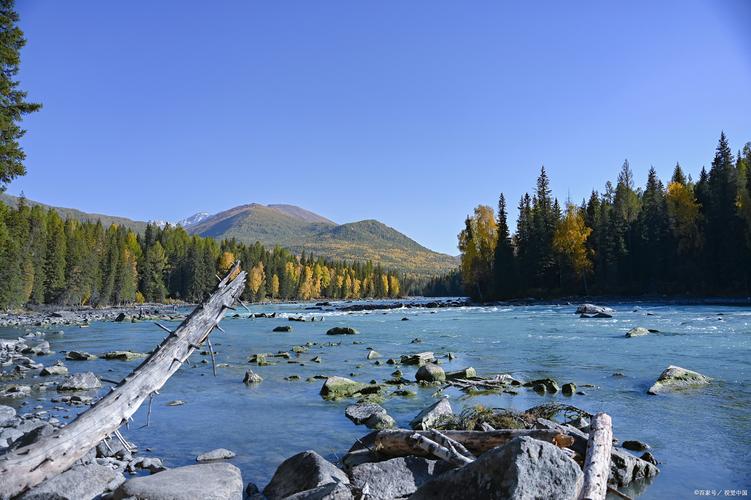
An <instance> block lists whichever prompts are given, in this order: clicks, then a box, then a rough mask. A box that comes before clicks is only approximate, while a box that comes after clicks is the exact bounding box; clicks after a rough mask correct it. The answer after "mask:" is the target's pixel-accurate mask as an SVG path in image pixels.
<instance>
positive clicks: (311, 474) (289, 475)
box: [263, 450, 349, 500]
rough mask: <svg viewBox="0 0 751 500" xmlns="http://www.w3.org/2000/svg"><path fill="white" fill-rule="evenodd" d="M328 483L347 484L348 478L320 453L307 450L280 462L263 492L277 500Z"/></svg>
mask: <svg viewBox="0 0 751 500" xmlns="http://www.w3.org/2000/svg"><path fill="white" fill-rule="evenodd" d="M330 483H342V484H349V478H348V477H347V475H346V474H345V473H344V472H343V471H341V470H340V469H338V468H337V467H336V466H335V465H334V464H332V463H330V462H328V461H326V460H325V459H324V458H323V457H322V456H321V455H319V454H318V453H316V452H315V451H310V450H308V451H304V452H302V453H298V454H297V455H295V456H292V457H290V458H288V459H287V460H285V461H284V462H282V463H281V465H279V467H278V468H277V469H276V472H275V473H274V477H273V478H271V482H270V483H269V484H268V486H266V488H264V490H263V494H264V495H266V497H267V498H268V499H269V500H277V499H280V498H286V497H288V496H290V495H294V494H295V493H301V492H304V491H307V490H312V489H314V488H318V487H320V486H324V485H327V484H330Z"/></svg>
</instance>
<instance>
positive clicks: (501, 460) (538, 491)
mask: <svg viewBox="0 0 751 500" xmlns="http://www.w3.org/2000/svg"><path fill="white" fill-rule="evenodd" d="M581 476H582V472H581V469H580V468H579V466H578V465H577V463H576V462H574V460H573V459H571V458H570V457H569V456H568V455H566V454H565V453H564V452H563V451H562V450H561V449H560V448H558V447H557V446H555V445H552V444H550V443H546V442H543V441H538V440H536V439H532V438H530V437H526V436H525V437H518V438H516V439H513V440H512V441H510V442H508V443H507V444H506V445H504V446H499V447H497V448H493V449H492V450H490V451H487V452H485V453H484V454H483V455H482V456H480V457H479V458H478V459H477V460H475V461H474V462H472V463H471V464H468V465H465V466H464V467H461V468H459V469H455V470H452V471H448V472H445V473H444V474H441V475H440V476H438V477H437V478H435V479H433V480H432V481H429V482H427V483H425V484H424V485H422V486H421V487H420V488H418V489H417V491H416V492H415V493H414V494H413V495H412V496H411V497H410V499H411V500H422V499H453V498H483V499H489V500H490V499H518V500H521V499H535V498H575V497H576V495H577V493H578V487H579V481H581Z"/></svg>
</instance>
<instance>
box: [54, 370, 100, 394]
mask: <svg viewBox="0 0 751 500" xmlns="http://www.w3.org/2000/svg"><path fill="white" fill-rule="evenodd" d="M100 387H102V383H101V382H100V381H99V379H98V378H97V376H96V375H94V374H93V373H91V372H84V373H76V374H75V375H71V376H70V377H67V378H66V379H65V380H63V381H62V382H60V384H58V386H57V390H58V391H90V390H93V389H99V388H100Z"/></svg>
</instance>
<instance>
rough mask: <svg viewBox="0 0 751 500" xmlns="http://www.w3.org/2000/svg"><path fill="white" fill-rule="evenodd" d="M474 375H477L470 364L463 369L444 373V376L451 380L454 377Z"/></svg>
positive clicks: (473, 376)
mask: <svg viewBox="0 0 751 500" xmlns="http://www.w3.org/2000/svg"><path fill="white" fill-rule="evenodd" d="M475 377H477V371H475V369H474V368H472V367H471V366H470V367H469V368H465V369H463V370H457V371H455V372H448V373H447V374H446V378H447V379H448V380H452V379H455V378H475Z"/></svg>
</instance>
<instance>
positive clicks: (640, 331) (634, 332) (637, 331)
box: [626, 326, 650, 338]
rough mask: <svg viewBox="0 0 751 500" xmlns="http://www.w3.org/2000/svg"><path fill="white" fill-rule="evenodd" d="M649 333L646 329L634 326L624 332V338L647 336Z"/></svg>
mask: <svg viewBox="0 0 751 500" xmlns="http://www.w3.org/2000/svg"><path fill="white" fill-rule="evenodd" d="M649 333H650V332H649V330H647V329H646V328H644V327H641V326H635V327H634V328H632V329H631V330H629V331H628V332H626V337H627V338H631V337H642V336H644V335H649Z"/></svg>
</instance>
